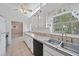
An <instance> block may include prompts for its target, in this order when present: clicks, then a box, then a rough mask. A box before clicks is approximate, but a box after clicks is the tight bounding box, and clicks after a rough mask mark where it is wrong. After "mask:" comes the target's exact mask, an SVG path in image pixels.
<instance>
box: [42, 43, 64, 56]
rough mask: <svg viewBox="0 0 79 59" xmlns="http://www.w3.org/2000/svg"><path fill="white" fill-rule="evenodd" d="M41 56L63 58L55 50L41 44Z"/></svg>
mask: <svg viewBox="0 0 79 59" xmlns="http://www.w3.org/2000/svg"><path fill="white" fill-rule="evenodd" d="M43 56H64V55H63V54H61V53H59V52H57V51H56V49H53V48H50V47H49V46H47V45H45V44H43Z"/></svg>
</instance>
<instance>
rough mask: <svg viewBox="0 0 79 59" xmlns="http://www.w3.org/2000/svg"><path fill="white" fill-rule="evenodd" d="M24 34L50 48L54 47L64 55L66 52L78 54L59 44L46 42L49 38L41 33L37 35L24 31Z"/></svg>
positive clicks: (73, 54)
mask: <svg viewBox="0 0 79 59" xmlns="http://www.w3.org/2000/svg"><path fill="white" fill-rule="evenodd" d="M24 34H25V35H28V36H30V37H31V38H34V39H36V40H37V41H39V42H41V43H43V44H45V45H47V46H49V47H50V48H55V49H56V50H57V51H58V52H60V53H62V54H64V55H65V54H67V55H72V56H79V54H77V53H75V52H73V51H70V50H67V49H64V48H62V47H59V46H56V45H53V44H50V43H48V42H46V41H47V40H49V39H50V37H47V36H42V35H39V34H38V35H37V34H35V33H33V32H25V33H24Z"/></svg>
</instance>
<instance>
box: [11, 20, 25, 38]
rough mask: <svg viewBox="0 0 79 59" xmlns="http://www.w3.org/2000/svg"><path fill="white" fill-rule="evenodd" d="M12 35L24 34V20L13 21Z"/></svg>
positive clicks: (13, 36) (19, 35)
mask: <svg viewBox="0 0 79 59" xmlns="http://www.w3.org/2000/svg"><path fill="white" fill-rule="evenodd" d="M11 26H12V28H11V35H12V38H15V37H21V36H23V23H22V22H16V21H12V22H11Z"/></svg>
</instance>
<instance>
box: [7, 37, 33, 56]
mask: <svg viewBox="0 0 79 59" xmlns="http://www.w3.org/2000/svg"><path fill="white" fill-rule="evenodd" d="M22 39H23V38H22V37H20V38H16V39H14V42H13V43H12V44H11V45H10V46H8V48H7V56H33V55H32V53H31V52H30V50H29V48H28V47H27V46H26V44H25V43H24V41H23V40H22Z"/></svg>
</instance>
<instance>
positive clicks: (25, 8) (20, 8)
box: [16, 4, 32, 14]
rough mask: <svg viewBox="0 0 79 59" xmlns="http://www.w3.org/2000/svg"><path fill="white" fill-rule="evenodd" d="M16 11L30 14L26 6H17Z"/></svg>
mask: <svg viewBox="0 0 79 59" xmlns="http://www.w3.org/2000/svg"><path fill="white" fill-rule="evenodd" d="M16 10H19V11H20V12H21V13H23V14H27V12H32V10H31V9H29V8H28V7H27V5H26V4H21V5H19V8H18V9H16Z"/></svg>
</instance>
